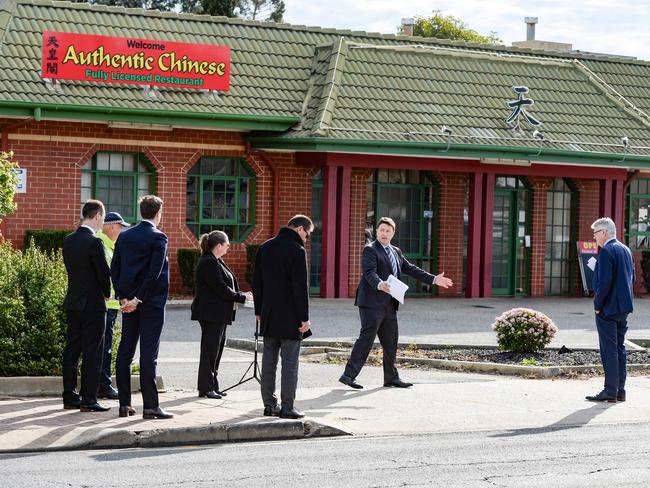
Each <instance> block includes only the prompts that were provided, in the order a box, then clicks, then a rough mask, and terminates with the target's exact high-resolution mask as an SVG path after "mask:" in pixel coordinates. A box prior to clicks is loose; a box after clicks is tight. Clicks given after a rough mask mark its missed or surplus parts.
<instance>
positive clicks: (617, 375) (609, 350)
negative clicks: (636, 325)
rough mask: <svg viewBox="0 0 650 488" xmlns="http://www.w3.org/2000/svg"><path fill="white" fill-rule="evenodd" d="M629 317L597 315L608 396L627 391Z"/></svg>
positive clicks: (605, 390) (601, 357)
mask: <svg viewBox="0 0 650 488" xmlns="http://www.w3.org/2000/svg"><path fill="white" fill-rule="evenodd" d="M627 315H628V314H626V313H624V314H620V315H612V316H609V317H605V316H601V315H600V314H599V315H596V328H597V329H598V341H599V343H600V359H601V361H602V362H603V369H604V370H605V388H604V392H605V394H606V395H612V396H613V395H616V394H618V393H619V392H620V393H623V392H624V391H625V379H626V378H627V352H626V351H625V333H626V332H627Z"/></svg>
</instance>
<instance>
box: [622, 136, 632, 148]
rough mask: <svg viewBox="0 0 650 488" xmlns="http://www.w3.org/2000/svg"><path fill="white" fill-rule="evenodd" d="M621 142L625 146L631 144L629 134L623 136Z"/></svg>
mask: <svg viewBox="0 0 650 488" xmlns="http://www.w3.org/2000/svg"><path fill="white" fill-rule="evenodd" d="M621 144H623V147H628V146H629V145H630V140H629V139H628V138H627V136H623V137H621Z"/></svg>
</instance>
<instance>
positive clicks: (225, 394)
mask: <svg viewBox="0 0 650 488" xmlns="http://www.w3.org/2000/svg"><path fill="white" fill-rule="evenodd" d="M214 392H215V393H216V394H217V395H221V396H222V397H225V396H228V393H226V392H225V391H220V390H214Z"/></svg>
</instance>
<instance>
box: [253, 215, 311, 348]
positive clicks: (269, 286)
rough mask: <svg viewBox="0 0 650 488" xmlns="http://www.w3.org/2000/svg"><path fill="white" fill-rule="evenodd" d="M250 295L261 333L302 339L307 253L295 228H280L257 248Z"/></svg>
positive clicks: (306, 310) (306, 316)
mask: <svg viewBox="0 0 650 488" xmlns="http://www.w3.org/2000/svg"><path fill="white" fill-rule="evenodd" d="M253 297H254V300H255V315H260V316H261V322H260V334H261V335H262V336H268V337H276V338H279V339H296V340H297V339H302V338H303V336H302V334H301V333H300V332H299V331H298V328H299V327H300V326H301V322H304V321H307V320H309V284H308V280H307V253H306V252H305V247H304V246H303V242H302V239H301V238H300V236H299V235H298V234H297V233H296V232H295V231H294V230H292V229H290V228H288V227H283V228H282V229H280V232H279V233H278V235H277V236H275V237H274V238H273V239H269V240H268V241H266V242H265V243H264V244H262V245H261V246H260V248H259V249H258V250H257V255H256V256H255V270H254V273H253Z"/></svg>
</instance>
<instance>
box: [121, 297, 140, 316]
mask: <svg viewBox="0 0 650 488" xmlns="http://www.w3.org/2000/svg"><path fill="white" fill-rule="evenodd" d="M139 303H140V301H139V300H138V299H137V298H132V299H131V300H127V299H126V298H122V299H121V300H120V310H121V311H122V313H131V312H133V311H135V309H136V308H138V304H139Z"/></svg>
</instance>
